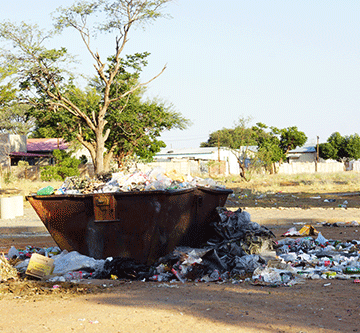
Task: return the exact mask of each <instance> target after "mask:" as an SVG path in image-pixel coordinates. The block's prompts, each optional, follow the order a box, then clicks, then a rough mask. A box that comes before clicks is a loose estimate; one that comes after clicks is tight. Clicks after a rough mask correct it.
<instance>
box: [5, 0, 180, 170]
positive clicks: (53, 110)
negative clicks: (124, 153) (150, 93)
mask: <svg viewBox="0 0 360 333" xmlns="http://www.w3.org/2000/svg"><path fill="white" fill-rule="evenodd" d="M170 1H171V0H152V1H149V0H102V1H95V0H92V1H77V2H75V3H74V5H72V6H70V7H67V8H63V7H60V8H59V9H58V11H57V15H56V16H55V28H56V30H53V31H49V32H45V31H43V30H40V29H39V28H38V27H37V26H36V25H30V24H27V23H25V22H22V23H21V24H19V25H15V24H13V23H11V22H3V23H1V24H0V37H1V38H2V39H3V40H5V41H10V42H11V43H12V47H8V48H3V49H2V50H1V53H0V56H1V59H2V62H1V63H0V66H2V67H4V68H6V66H8V65H10V64H11V65H12V66H16V71H15V72H14V73H13V76H14V77H16V79H17V82H18V83H19V87H20V88H21V92H22V94H21V98H22V99H23V100H25V101H26V102H27V103H29V104H30V105H32V106H34V107H35V108H36V109H37V110H38V112H39V113H37V115H38V116H37V118H38V119H41V121H42V119H47V120H48V121H49V123H51V122H52V123H53V124H56V126H59V127H61V128H62V130H63V131H67V130H68V131H71V133H70V132H69V136H73V137H74V138H76V139H77V140H78V141H79V142H80V143H81V144H83V145H84V146H85V147H86V148H87V149H88V150H89V152H90V154H91V156H92V159H93V162H94V166H95V171H96V172H97V173H101V172H102V171H104V169H105V168H106V165H108V163H107V161H108V158H109V154H113V153H114V152H115V148H112V147H111V148H110V149H107V150H106V152H105V146H107V145H109V142H108V140H109V138H110V137H111V138H112V139H114V138H115V137H116V135H115V134H114V133H111V132H112V130H113V128H112V126H111V125H110V124H109V119H111V115H112V116H114V115H115V113H121V112H125V109H126V108H127V106H128V103H129V101H130V100H131V99H132V97H131V96H132V95H133V94H134V93H135V91H137V90H138V89H139V88H141V87H144V86H146V84H147V83H149V82H151V81H152V80H154V79H155V78H156V77H158V76H159V75H160V74H161V73H162V72H163V71H164V70H165V67H164V68H163V69H162V70H161V71H160V72H159V73H158V74H157V75H156V76H155V77H153V78H150V79H149V80H148V81H147V82H144V83H140V81H139V80H138V76H136V75H131V74H126V73H124V72H123V69H124V59H123V57H122V53H123V50H124V48H125V45H126V43H127V41H128V38H129V32H130V31H131V29H132V28H133V26H135V25H141V26H144V25H145V24H146V23H148V22H150V21H153V20H155V19H157V18H159V17H161V16H164V15H163V14H162V9H163V8H164V6H165V5H166V4H167V3H168V2H170ZM97 14H99V18H100V21H99V22H98V23H94V24H92V25H89V24H88V21H89V19H90V18H95V17H97V16H96V15H97ZM65 28H71V29H75V30H76V31H77V32H78V33H79V35H80V39H81V41H82V42H83V43H84V44H85V47H86V49H87V50H88V52H89V54H90V56H91V57H92V59H93V61H94V68H95V74H96V79H97V81H98V87H101V89H97V88H95V87H88V88H87V89H85V90H82V89H79V88H76V86H75V84H74V74H73V73H72V72H71V71H70V70H69V68H71V67H70V66H69V63H71V61H72V60H73V58H72V57H71V56H70V55H69V54H68V52H67V50H66V48H65V47H60V48H58V49H49V48H46V46H45V41H47V39H49V38H52V37H53V36H54V35H55V34H56V33H60V32H63V30H64V29H65ZM101 32H106V33H113V34H114V54H113V55H112V56H111V57H109V58H107V59H102V58H101V56H100V55H99V53H98V52H97V51H96V46H93V45H94V44H93V43H91V41H92V38H93V36H94V35H96V34H97V33H101ZM130 60H131V59H130ZM130 60H129V59H127V60H126V61H128V62H129V61H130ZM134 61H135V62H136V61H137V60H136V59H134ZM137 65H139V63H138V64H137ZM133 68H134V71H135V73H136V72H137V73H138V72H139V70H138V69H136V68H135V67H133ZM119 74H120V75H123V76H122V77H119ZM117 80H119V81H117ZM156 105H157V106H158V107H159V104H158V103H156ZM160 106H161V105H160ZM118 107H120V109H119V108H118ZM147 107H148V108H150V109H152V110H153V109H154V108H155V105H154V104H153V103H148V106H147ZM160 109H161V110H162V111H164V110H165V109H164V105H162V106H161V107H160ZM143 110H144V111H145V108H143ZM167 111H170V110H169V109H167ZM170 113H171V112H170ZM172 116H173V118H177V120H176V121H175V123H173V126H179V127H180V128H181V127H184V125H183V124H179V122H180V121H181V120H184V119H182V118H181V117H180V115H179V114H176V113H172ZM158 117H159V114H158ZM114 118H115V117H114ZM137 120H138V118H137ZM165 122H166V123H167V124H166V126H159V128H158V129H157V130H158V132H156V131H155V132H154V135H155V134H157V133H160V131H161V129H164V128H171V126H170V125H168V123H169V122H168V121H165ZM74 123H76V124H77V129H76V130H74V126H73V125H74ZM113 123H115V120H114V121H113ZM134 128H135V126H134ZM124 129H125V128H124ZM128 130H129V129H128ZM41 131H42V133H43V134H49V133H50V132H51V129H50V126H45V127H44V128H43V129H42V130H41ZM41 131H40V129H39V132H38V134H40V132H41ZM129 133H130V132H129ZM152 142H153V143H154V142H155V141H154V140H153V141H152ZM158 143H159V144H160V142H158ZM139 145H140V143H139ZM139 147H140V146H139ZM150 147H151V144H150ZM152 148H154V147H152ZM139 151H140V148H139Z"/></svg>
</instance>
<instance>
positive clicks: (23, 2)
mask: <svg viewBox="0 0 360 333" xmlns="http://www.w3.org/2000/svg"><path fill="white" fill-rule="evenodd" d="M73 2H74V1H73V0H71V1H70V0H62V1H61V5H62V6H68V5H71V4H72V3H73ZM58 6H59V2H58V1H51V0H32V1H28V0H13V1H11V2H8V1H6V2H5V1H2V5H1V11H0V21H4V20H7V19H9V20H11V21H15V22H20V21H26V22H28V23H37V24H38V25H39V26H40V27H41V28H45V29H49V28H51V24H52V21H51V17H50V13H52V12H53V11H54V10H55V9H56V8H57V7H58ZM163 12H164V13H168V14H170V15H171V18H160V19H158V20H156V21H155V22H154V23H152V24H150V25H147V26H146V27H145V29H141V28H138V29H136V30H132V31H130V35H129V41H128V43H127V45H126V48H125V50H124V54H133V53H135V52H145V51H147V52H150V53H151V55H150V57H149V59H148V60H149V64H148V66H147V67H146V68H145V70H144V71H143V72H142V75H141V79H142V81H143V82H146V81H148V80H149V79H151V78H152V77H153V76H155V75H156V74H158V73H159V72H160V71H161V69H162V68H163V66H164V65H166V66H167V68H166V70H165V71H164V73H163V74H162V75H160V76H159V77H158V78H157V79H156V80H154V81H152V82H151V83H150V84H149V85H148V89H147V92H146V97H148V98H151V99H153V98H160V99H161V100H163V101H165V102H167V103H171V104H173V105H174V107H175V110H176V111H177V112H180V113H181V115H182V116H183V117H185V118H187V119H190V121H191V122H192V125H191V126H189V127H188V129H186V130H182V131H180V130H171V131H168V132H165V133H164V134H163V135H162V137H161V138H162V139H163V140H164V142H165V143H166V144H167V147H168V148H173V149H176V148H197V147H199V146H200V143H201V142H205V141H207V139H208V138H209V134H210V133H211V132H214V131H216V130H219V129H222V128H233V127H234V126H235V124H236V122H237V121H238V120H239V118H241V117H244V118H248V117H251V119H252V120H251V121H250V122H249V126H251V125H254V124H256V123H257V122H261V123H264V124H266V125H268V126H275V127H278V128H286V127H290V126H297V128H298V130H300V131H302V132H304V133H305V134H306V136H307V137H308V142H307V144H309V145H314V144H316V140H317V136H319V141H320V142H326V140H327V138H328V137H329V136H330V135H331V134H332V133H334V132H340V134H341V135H342V136H346V135H352V134H355V133H360V128H359V127H360V125H359V124H360V121H359V120H360V119H359V118H360V114H359V106H360V66H359V65H360V63H359V62H360V38H359V37H360V29H359V17H360V1H358V0H301V1H294V0H293V1H289V0H246V1H245V0H221V1H219V0H217V1H215V0H175V1H173V2H172V3H170V4H169V5H168V6H167V7H166V8H165V10H164V11H163ZM53 43H54V46H55V47H61V46H65V47H67V49H68V51H69V52H70V53H72V54H74V55H78V59H79V60H81V65H79V68H78V71H79V72H83V73H86V74H88V75H93V74H95V72H94V69H93V66H92V64H93V61H92V59H91V58H90V56H89V54H88V53H87V51H86V49H85V47H84V46H83V45H82V43H81V40H80V37H79V36H78V35H77V34H76V33H75V32H72V31H70V30H65V31H64V33H63V35H62V36H59V37H58V38H57V39H56V40H55V41H53ZM92 45H94V47H96V48H97V50H98V51H99V53H100V56H102V57H104V58H105V57H107V56H108V55H110V54H113V53H114V49H115V36H114V35H111V34H107V35H99V36H98V38H97V39H96V40H94V43H93V44H92Z"/></svg>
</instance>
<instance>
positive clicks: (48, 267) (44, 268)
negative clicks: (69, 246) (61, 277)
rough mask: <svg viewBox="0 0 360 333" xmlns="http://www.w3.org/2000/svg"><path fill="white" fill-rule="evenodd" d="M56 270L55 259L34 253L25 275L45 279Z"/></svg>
mask: <svg viewBox="0 0 360 333" xmlns="http://www.w3.org/2000/svg"><path fill="white" fill-rule="evenodd" d="M53 270H54V259H51V258H48V257H45V256H42V255H41V254H37V253H33V254H32V255H31V258H30V261H29V265H28V267H27V270H26V272H25V274H27V275H31V276H35V277H37V278H40V279H41V278H43V277H44V276H47V275H50V274H51V273H52V272H53Z"/></svg>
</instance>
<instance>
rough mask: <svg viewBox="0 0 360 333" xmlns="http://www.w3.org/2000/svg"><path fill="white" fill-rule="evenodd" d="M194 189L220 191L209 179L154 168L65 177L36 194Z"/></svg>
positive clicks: (214, 182) (217, 184)
mask: <svg viewBox="0 0 360 333" xmlns="http://www.w3.org/2000/svg"><path fill="white" fill-rule="evenodd" d="M196 186H205V187H211V188H224V186H223V185H221V184H220V183H218V182H216V181H215V180H213V179H211V178H206V179H203V178H200V177H191V176H186V175H183V174H180V173H177V172H176V171H175V170H173V171H169V172H166V171H165V170H164V169H163V168H161V167H156V168H154V169H152V170H150V171H149V172H147V173H144V172H142V171H135V172H133V173H125V172H116V173H107V174H103V175H101V176H98V177H96V178H93V179H91V178H89V177H78V176H73V177H67V178H66V179H65V181H64V182H63V184H62V185H61V186H60V188H58V189H56V190H55V189H54V188H53V187H52V186H47V187H45V188H42V189H40V190H39V191H38V192H37V195H50V194H88V193H114V192H129V191H158V190H181V189H186V188H194V187H196Z"/></svg>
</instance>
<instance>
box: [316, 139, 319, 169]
mask: <svg viewBox="0 0 360 333" xmlns="http://www.w3.org/2000/svg"><path fill="white" fill-rule="evenodd" d="M318 163H319V136H317V142H316V161H315V172H317V171H318Z"/></svg>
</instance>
